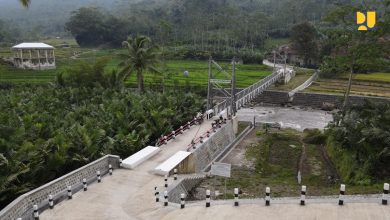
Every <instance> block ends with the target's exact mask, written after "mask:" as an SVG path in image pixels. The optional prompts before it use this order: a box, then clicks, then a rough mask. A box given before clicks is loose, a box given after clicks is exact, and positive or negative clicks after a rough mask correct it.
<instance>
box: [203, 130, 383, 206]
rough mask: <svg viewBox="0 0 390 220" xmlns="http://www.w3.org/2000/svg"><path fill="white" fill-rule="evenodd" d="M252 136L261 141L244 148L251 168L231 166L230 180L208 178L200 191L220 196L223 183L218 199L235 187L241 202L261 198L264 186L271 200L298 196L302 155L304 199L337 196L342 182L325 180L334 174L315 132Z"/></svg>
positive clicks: (367, 189)
mask: <svg viewBox="0 0 390 220" xmlns="http://www.w3.org/2000/svg"><path fill="white" fill-rule="evenodd" d="M256 133H257V134H258V135H259V136H260V137H261V140H260V141H259V142H258V143H257V144H253V143H252V144H250V145H248V146H247V147H246V152H245V157H246V160H249V161H253V164H254V165H253V167H247V166H237V165H232V173H231V178H223V177H210V178H208V179H206V180H205V181H203V182H202V183H201V184H200V187H202V188H206V189H211V190H219V191H220V192H222V193H224V192H225V184H224V181H226V195H223V196H220V197H219V199H225V198H227V199H232V198H233V197H234V195H233V189H234V188H237V187H238V188H239V189H240V190H241V192H242V194H241V196H240V197H242V198H263V197H264V190H265V187H267V186H269V187H271V196H272V197H288V196H299V195H300V184H298V181H297V172H298V168H299V161H300V158H301V154H302V152H304V153H303V155H305V156H304V157H303V158H304V159H303V163H302V169H301V173H302V183H301V184H302V185H306V186H307V195H308V196H325V195H338V193H339V186H340V183H342V182H343V181H340V180H337V179H336V181H333V180H330V179H329V177H330V176H332V175H334V174H335V173H334V168H333V166H331V165H330V164H329V162H328V161H327V160H325V158H324V155H323V152H324V151H322V147H321V146H320V145H317V143H319V142H322V141H323V140H322V138H321V140H318V138H317V137H318V136H320V134H318V132H314V131H311V130H306V131H304V132H298V131H296V130H292V129H282V130H280V131H273V132H271V133H268V134H265V133H264V130H262V129H260V128H259V129H258V130H257V132H256ZM309 136H311V137H312V138H309ZM303 140H305V141H307V142H310V143H311V144H310V143H305V142H304V141H303ZM388 181H390V180H388ZM343 183H344V182H343ZM382 188H383V183H372V184H367V185H350V184H348V183H347V190H346V192H347V194H372V193H381V190H382Z"/></svg>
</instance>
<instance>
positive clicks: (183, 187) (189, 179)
mask: <svg viewBox="0 0 390 220" xmlns="http://www.w3.org/2000/svg"><path fill="white" fill-rule="evenodd" d="M205 177H206V176H205V175H202V174H195V175H191V176H186V177H183V178H181V179H179V182H178V183H176V184H175V185H173V186H172V188H169V189H168V201H169V202H173V203H180V194H182V193H184V194H185V195H186V197H187V196H188V194H189V192H191V190H192V189H193V188H194V187H195V186H197V185H198V184H199V183H200V182H201V181H202V180H203V179H204V178H205Z"/></svg>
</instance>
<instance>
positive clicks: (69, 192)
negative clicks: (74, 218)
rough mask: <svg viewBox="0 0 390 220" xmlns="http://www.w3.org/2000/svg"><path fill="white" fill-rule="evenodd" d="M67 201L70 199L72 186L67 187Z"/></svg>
mask: <svg viewBox="0 0 390 220" xmlns="http://www.w3.org/2000/svg"><path fill="white" fill-rule="evenodd" d="M68 199H72V186H68Z"/></svg>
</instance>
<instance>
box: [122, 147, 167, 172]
mask: <svg viewBox="0 0 390 220" xmlns="http://www.w3.org/2000/svg"><path fill="white" fill-rule="evenodd" d="M158 152H160V148H159V147H153V146H147V147H145V148H144V149H142V150H140V151H138V152H137V153H135V154H133V155H131V156H130V157H128V158H126V159H125V160H123V161H122V167H124V168H127V169H134V168H135V167H137V166H138V165H140V164H141V163H143V162H145V161H146V160H147V159H149V158H151V157H153V156H154V155H156V154H157V153H158Z"/></svg>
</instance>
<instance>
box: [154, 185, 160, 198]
mask: <svg viewBox="0 0 390 220" xmlns="http://www.w3.org/2000/svg"><path fill="white" fill-rule="evenodd" d="M154 196H155V197H156V202H159V201H160V192H159V191H158V188H157V186H155V187H154Z"/></svg>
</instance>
